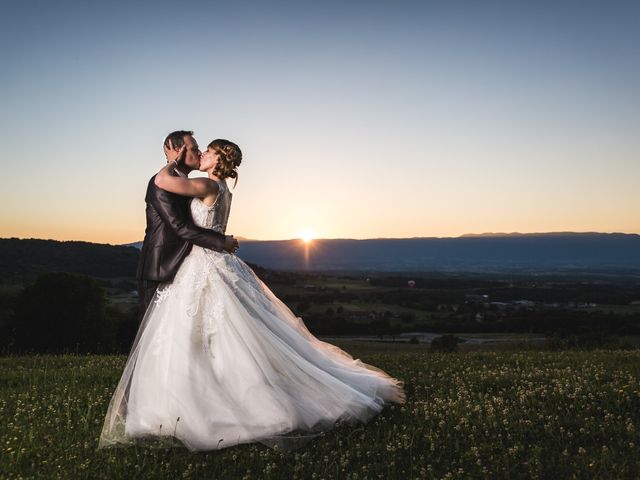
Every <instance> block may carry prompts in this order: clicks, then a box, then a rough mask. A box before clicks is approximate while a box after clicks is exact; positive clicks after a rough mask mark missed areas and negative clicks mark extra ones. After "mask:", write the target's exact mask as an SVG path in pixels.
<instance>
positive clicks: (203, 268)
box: [98, 181, 406, 451]
mask: <svg viewBox="0 0 640 480" xmlns="http://www.w3.org/2000/svg"><path fill="white" fill-rule="evenodd" d="M218 183H219V185H220V192H219V194H218V197H217V198H216V201H215V203H214V204H213V205H212V206H211V207H208V206H207V205H205V204H204V203H203V202H202V201H201V200H199V199H197V198H194V199H193V200H192V201H191V213H192V215H193V220H194V222H195V223H196V224H197V225H199V226H202V227H205V228H212V229H214V230H216V231H218V232H221V233H224V232H225V229H226V225H227V220H228V217H229V210H230V206H231V197H232V194H231V192H230V191H229V189H228V188H227V185H226V183H225V182H224V181H220V182H218ZM403 387H404V382H403V381H401V380H397V379H395V378H392V377H390V376H389V375H387V374H386V373H385V372H384V371H382V370H380V369H378V368H376V367H373V366H371V365H368V364H366V363H363V362H361V361H360V360H358V359H354V358H353V357H352V356H350V355H349V354H347V353H346V352H344V351H343V350H341V349H339V348H338V347H336V346H334V345H331V344H329V343H326V342H322V341H320V340H319V339H317V338H316V337H314V336H313V335H312V334H311V333H310V332H309V331H308V330H307V328H306V327H305V325H304V323H303V322H302V319H301V318H299V317H296V316H295V315H294V313H293V312H292V311H291V310H290V309H289V308H288V307H287V306H286V305H285V304H284V303H283V302H281V301H280V300H279V299H278V298H277V297H276V296H275V295H274V294H273V292H271V290H270V289H269V288H268V287H267V286H266V285H265V284H264V283H263V282H262V281H261V280H260V279H259V278H258V277H257V276H256V275H255V273H254V272H253V270H252V269H251V268H250V267H249V266H248V265H247V264H246V263H245V262H243V261H242V260H241V259H240V258H238V257H237V256H236V255H234V254H230V253H228V252H216V251H212V250H208V249H204V248H201V247H198V246H195V245H194V246H193V249H192V250H191V252H190V253H189V255H188V256H187V257H186V258H185V259H184V261H183V263H182V265H181V266H180V268H179V270H178V273H177V274H176V276H175V278H174V280H173V281H172V282H171V283H164V284H161V285H160V286H159V288H158V291H157V293H156V296H155V299H154V301H153V302H152V303H151V305H150V306H149V308H148V309H147V312H146V314H145V316H144V318H143V320H142V323H141V324H140V327H139V330H138V333H137V335H136V338H135V340H134V343H133V347H132V349H131V353H130V354H129V357H128V359H127V362H126V365H125V368H124V372H123V374H122V376H121V379H120V382H119V384H118V386H117V388H116V391H115V393H114V394H113V397H112V399H111V402H110V404H109V408H108V411H107V414H106V418H105V422H104V426H103V429H102V433H101V435H100V440H99V444H98V448H103V447H108V446H123V445H127V444H132V443H144V444H146V445H150V446H162V447H164V446H171V445H175V446H185V447H187V448H188V449H189V450H191V451H203V450H216V449H220V448H225V447H230V446H232V445H237V444H240V443H248V442H261V443H263V444H265V445H268V446H270V447H273V446H275V445H277V446H278V447H279V448H281V449H293V448H298V447H299V446H301V445H303V444H304V443H306V442H307V441H308V440H310V439H312V438H314V437H315V436H317V435H319V433H320V432H322V431H326V430H328V429H331V428H333V427H334V426H335V425H336V424H338V423H340V422H346V423H356V422H358V421H360V422H367V421H369V420H370V419H371V418H372V417H374V416H375V415H377V414H378V413H379V412H380V411H381V410H382V408H383V406H384V404H385V403H390V402H394V403H404V402H405V399H406V397H405V392H404V388H403Z"/></svg>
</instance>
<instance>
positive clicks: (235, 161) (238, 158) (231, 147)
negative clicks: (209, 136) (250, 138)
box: [207, 138, 242, 188]
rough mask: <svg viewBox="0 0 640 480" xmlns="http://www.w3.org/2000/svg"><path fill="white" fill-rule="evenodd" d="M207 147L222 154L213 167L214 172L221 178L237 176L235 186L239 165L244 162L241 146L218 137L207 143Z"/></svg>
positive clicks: (236, 178) (234, 183)
mask: <svg viewBox="0 0 640 480" xmlns="http://www.w3.org/2000/svg"><path fill="white" fill-rule="evenodd" d="M207 148H211V149H213V151H215V152H217V153H219V154H220V160H219V161H218V164H217V165H216V168H214V169H213V174H214V175H215V176H216V177H219V178H227V177H230V178H235V182H233V187H234V188H235V186H236V183H238V171H237V169H238V167H239V166H240V164H241V163H242V151H241V150H240V147H238V145H236V144H235V143H233V142H230V141H229V140H224V139H222V138H218V139H216V140H214V141H213V142H211V143H210V144H209V145H207Z"/></svg>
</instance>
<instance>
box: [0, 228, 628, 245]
mask: <svg viewBox="0 0 640 480" xmlns="http://www.w3.org/2000/svg"><path fill="white" fill-rule="evenodd" d="M563 234H564V235H566V234H573V235H586V234H599V235H640V232H620V231H613V232H598V231H593V230H590V231H584V232H577V231H568V230H566V231H549V232H483V233H463V234H461V235H457V236H414V237H367V238H348V237H333V238H313V239H312V241H321V240H355V241H366V240H414V239H423V238H437V239H446V238H449V239H453V238H473V237H505V236H526V235H531V236H533V235H563ZM236 238H237V239H238V240H239V241H241V242H290V241H300V240H302V239H301V238H299V237H294V238H282V239H270V240H261V239H256V238H247V237H243V236H241V235H238V236H236ZM0 240H44V241H54V242H83V243H94V244H102V245H113V246H128V245H134V244H137V243H141V242H142V240H137V241H134V242H126V243H108V242H92V241H88V240H77V239H67V240H58V239H55V238H36V237H0Z"/></svg>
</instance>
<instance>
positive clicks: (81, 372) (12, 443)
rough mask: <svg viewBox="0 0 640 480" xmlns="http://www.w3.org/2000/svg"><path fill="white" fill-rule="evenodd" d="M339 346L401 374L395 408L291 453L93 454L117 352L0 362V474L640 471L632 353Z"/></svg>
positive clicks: (400, 475)
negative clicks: (400, 398) (402, 387)
mask: <svg viewBox="0 0 640 480" xmlns="http://www.w3.org/2000/svg"><path fill="white" fill-rule="evenodd" d="M336 344H337V343H336ZM339 346H340V347H342V348H344V349H345V350H347V351H348V352H349V353H350V354H352V355H353V356H354V357H356V358H361V359H362V361H364V362H367V363H371V364H373V365H375V366H378V367H380V368H382V369H384V370H386V371H387V372H388V373H390V374H391V375H393V376H395V377H398V378H400V379H402V380H404V381H405V382H406V391H407V398H408V400H407V403H406V404H405V405H403V406H388V407H386V408H385V409H384V410H383V411H382V413H381V414H380V415H379V416H377V417H376V418H375V420H373V421H371V422H370V423H368V424H366V425H355V426H349V425H343V426H340V427H337V428H335V429H334V430H332V431H329V432H326V433H324V434H323V435H322V436H321V437H319V438H318V439H316V440H314V441H312V442H311V443H310V444H307V445H306V446H305V447H303V448H301V449H300V450H296V451H292V452H280V451H278V450H273V449H269V448H267V447H265V446H263V445H261V444H244V445H239V446H236V447H231V448H227V449H223V450H219V451H212V452H200V453H191V452H189V451H188V450H186V449H184V448H173V449H155V448H150V447H140V446H134V447H125V448H116V449H106V450H96V447H97V442H98V436H99V434H100V430H101V428H102V424H103V420H104V414H105V412H106V409H107V405H108V402H109V400H110V398H111V394H112V393H113V390H114V388H115V386H116V383H117V381H118V379H119V377H120V373H121V369H122V368H123V366H124V362H125V360H126V357H125V356H123V355H120V356H99V355H31V356H10V357H3V358H0V418H1V419H2V421H1V422H0V478H2V479H10V478H11V479H20V478H46V479H55V478H64V479H66V478H74V479H84V478H87V479H101V478H105V479H106V478H108V479H114V478H152V479H236V478H237V479H253V478H256V479H307V478H310V479H333V478H335V479H379V478H381V479H387V478H388V479H409V478H411V479H413V478H417V479H421V478H427V479H436V478H437V479H458V478H459V479H463V478H464V479H467V478H472V479H476V478H482V479H492V480H493V479H517V478H534V479H535V478H539V479H565V478H566V479H570V478H579V479H583V478H615V479H626V478H638V477H640V438H639V436H640V435H639V432H638V431H639V429H640V350H638V349H634V350H593V351H545V350H539V351H536V350H530V351H462V352H458V353H435V352H430V351H429V350H427V349H426V348H424V347H421V346H410V345H405V346H402V347H399V346H395V347H394V348H387V347H385V346H384V345H375V346H373V345H364V344H357V343H344V344H339Z"/></svg>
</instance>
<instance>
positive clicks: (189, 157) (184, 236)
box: [136, 130, 238, 321]
mask: <svg viewBox="0 0 640 480" xmlns="http://www.w3.org/2000/svg"><path fill="white" fill-rule="evenodd" d="M182 146H184V147H185V151H184V161H182V162H180V164H179V165H178V167H176V169H175V174H176V175H180V176H182V177H186V176H187V175H188V174H189V172H190V171H191V170H195V169H197V168H198V167H199V166H200V156H201V155H202V153H201V152H200V149H199V147H198V143H197V142H196V140H195V139H194V138H193V132H191V131H186V130H178V131H176V132H173V133H170V134H169V135H168V136H167V138H166V139H165V141H164V150H165V156H167V161H169V158H168V155H167V152H169V153H174V154H177V152H178V151H179V150H180V149H181V148H182ZM171 148H173V150H174V151H173V152H171ZM173 156H174V157H175V155H173ZM154 179H155V175H154V176H153V177H151V180H149V184H148V185H147V193H146V196H145V202H146V203H147V210H146V214H147V228H146V230H145V232H144V241H143V243H142V251H141V252H140V260H139V263H138V271H137V274H136V278H137V280H138V301H139V305H140V311H139V316H138V320H139V321H142V318H143V317H144V314H145V312H146V311H147V307H148V306H149V304H150V303H151V300H152V299H153V297H154V295H155V293H156V289H157V288H158V285H160V283H162V282H170V281H171V280H173V277H174V276H175V275H176V273H177V272H178V268H179V267H180V264H181V263H182V261H183V260H184V258H185V257H186V256H187V255H188V254H189V252H190V251H191V247H192V245H193V244H196V245H198V246H200V247H204V248H209V249H211V250H216V251H218V252H220V251H222V250H226V251H228V252H231V253H233V252H235V251H236V250H237V249H238V240H236V239H235V238H233V235H223V234H221V233H219V232H215V231H213V230H208V229H204V228H200V227H198V226H196V225H195V224H194V223H193V220H192V219H191V213H190V210H189V200H190V197H183V196H181V195H176V194H175V193H170V192H167V191H165V190H162V189H160V188H158V187H157V186H156V184H155V183H154Z"/></svg>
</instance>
